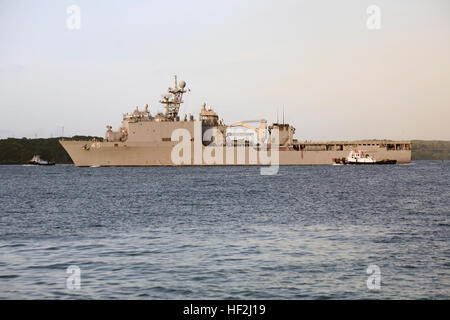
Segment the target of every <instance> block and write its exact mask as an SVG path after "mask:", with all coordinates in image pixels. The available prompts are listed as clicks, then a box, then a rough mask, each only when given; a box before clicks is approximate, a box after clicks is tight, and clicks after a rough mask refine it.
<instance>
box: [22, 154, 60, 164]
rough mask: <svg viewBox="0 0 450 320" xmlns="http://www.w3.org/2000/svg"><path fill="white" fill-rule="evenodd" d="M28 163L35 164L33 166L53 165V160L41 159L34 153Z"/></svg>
mask: <svg viewBox="0 0 450 320" xmlns="http://www.w3.org/2000/svg"><path fill="white" fill-rule="evenodd" d="M28 164H31V165H35V166H54V165H55V163H54V162H50V161H46V160H42V159H41V157H40V156H39V155H34V156H33V158H32V159H31V160H30V161H28Z"/></svg>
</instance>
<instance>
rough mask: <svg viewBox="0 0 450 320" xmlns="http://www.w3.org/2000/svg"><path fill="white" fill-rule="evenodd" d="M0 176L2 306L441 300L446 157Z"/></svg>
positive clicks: (445, 279)
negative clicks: (74, 272)
mask: <svg viewBox="0 0 450 320" xmlns="http://www.w3.org/2000/svg"><path fill="white" fill-rule="evenodd" d="M0 179H1V181H0V298H2V299H5V298H7V299H13V298H20V299H36V298H39V299H53V298H56V299H92V298H93V299H416V298H417V299H449V298H450V162H449V161H415V162H412V163H411V164H408V165H386V166H356V167H353V166H299V167H280V171H279V174H277V175H275V176H261V175H260V174H259V168H257V167H211V168H206V167H191V168H170V167H162V168H155V167H149V168H75V167H73V166H70V165H56V166H54V167H32V166H31V167H30V166H0ZM370 265H376V266H377V267H378V268H379V271H380V273H379V276H380V277H379V278H378V279H380V286H379V288H377V287H375V288H374V287H373V286H372V287H371V286H368V285H367V281H368V279H369V277H371V276H374V275H371V274H368V273H367V269H368V267H369V266H370ZM69 266H77V267H78V268H79V269H80V272H81V273H80V277H79V279H80V282H79V284H80V287H79V289H76V286H75V289H74V286H71V285H70V284H74V283H77V282H76V281H75V282H73V278H70V279H71V280H70V279H69V285H68V281H67V280H68V278H69V277H71V275H70V274H68V273H67V268H68V267H69ZM375 276H377V274H375ZM371 279H372V278H371ZM370 283H375V282H372V281H370ZM369 287H370V288H369Z"/></svg>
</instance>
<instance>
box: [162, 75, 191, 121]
mask: <svg viewBox="0 0 450 320" xmlns="http://www.w3.org/2000/svg"><path fill="white" fill-rule="evenodd" d="M185 87H186V82H184V81H180V83H179V84H178V82H177V76H175V86H174V87H173V88H170V87H169V89H168V94H165V95H163V96H162V98H161V100H160V101H159V102H160V103H162V104H165V105H166V118H167V120H169V121H174V120H175V119H176V118H177V117H178V111H179V110H180V107H181V104H182V103H183V93H186V90H185Z"/></svg>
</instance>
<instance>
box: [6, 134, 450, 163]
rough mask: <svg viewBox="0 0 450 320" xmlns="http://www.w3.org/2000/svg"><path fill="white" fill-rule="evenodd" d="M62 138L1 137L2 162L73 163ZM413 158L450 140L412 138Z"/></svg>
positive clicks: (446, 147) (437, 156)
mask: <svg viewBox="0 0 450 320" xmlns="http://www.w3.org/2000/svg"><path fill="white" fill-rule="evenodd" d="M93 138H96V139H97V140H102V138H100V137H92V136H73V137H72V138H66V137H65V138H64V139H66V140H92V139H93ZM60 139H61V138H41V139H27V138H22V139H16V138H8V139H0V164H24V163H27V162H28V161H29V160H30V159H31V158H32V157H33V156H34V155H35V154H38V155H40V156H41V157H42V159H45V160H48V161H53V162H55V163H60V164H71V163H73V162H72V160H71V159H70V157H69V155H68V154H67V152H66V150H64V148H63V147H62V146H61V144H60V143H59V141H58V140H60ZM411 151H412V155H411V157H412V160H450V141H442V140H412V149H411Z"/></svg>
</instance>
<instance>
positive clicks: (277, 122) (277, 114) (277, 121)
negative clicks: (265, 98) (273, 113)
mask: <svg viewBox="0 0 450 320" xmlns="http://www.w3.org/2000/svg"><path fill="white" fill-rule="evenodd" d="M277 123H278V107H277Z"/></svg>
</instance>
